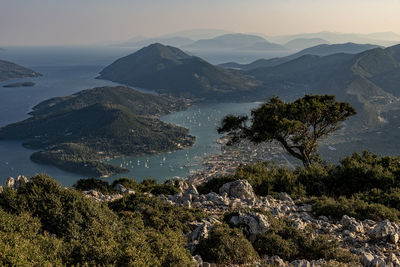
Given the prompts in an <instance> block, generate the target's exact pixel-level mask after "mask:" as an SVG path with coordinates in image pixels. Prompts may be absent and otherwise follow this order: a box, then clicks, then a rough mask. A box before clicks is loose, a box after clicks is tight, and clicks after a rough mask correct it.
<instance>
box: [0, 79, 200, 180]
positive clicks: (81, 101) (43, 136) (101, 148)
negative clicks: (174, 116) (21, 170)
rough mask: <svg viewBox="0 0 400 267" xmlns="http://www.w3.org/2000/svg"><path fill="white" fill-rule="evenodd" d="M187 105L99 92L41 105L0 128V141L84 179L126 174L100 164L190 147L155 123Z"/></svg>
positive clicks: (172, 129)
mask: <svg viewBox="0 0 400 267" xmlns="http://www.w3.org/2000/svg"><path fill="white" fill-rule="evenodd" d="M186 107H187V103H186V102H184V101H182V100H180V99H173V98H171V97H166V96H157V95H150V94H143V93H140V92H137V91H135V90H133V89H131V88H128V87H122V86H120V87H99V88H94V89H89V90H84V91H81V92H79V93H76V94H73V95H71V96H66V97H57V98H53V99H49V100H46V101H44V102H42V103H40V104H39V105H37V106H35V107H34V108H33V112H32V113H31V115H33V117H31V118H29V119H26V120H24V121H21V122H18V123H14V124H10V125H7V126H5V127H3V128H0V139H3V140H4V139H5V140H18V139H21V140H25V143H24V145H25V146H28V147H33V148H37V149H42V151H39V152H36V153H34V154H33V155H32V157H31V158H32V160H34V161H35V162H38V163H42V164H51V165H55V166H57V167H59V168H61V169H64V170H67V171H71V172H77V173H80V174H83V175H87V176H104V175H110V174H113V173H121V172H124V171H126V170H125V169H123V168H119V167H117V166H112V165H109V164H107V163H104V162H101V160H104V159H105V158H108V157H114V156H120V155H140V154H144V153H156V152H161V151H171V150H176V149H181V148H184V147H187V146H190V145H192V144H193V143H194V137H192V136H190V135H189V134H188V130H187V129H185V128H182V127H178V126H174V125H172V124H168V123H164V122H162V121H160V120H159V119H158V118H157V117H155V116H158V115H161V114H166V113H169V112H172V111H179V110H182V109H185V108H186Z"/></svg>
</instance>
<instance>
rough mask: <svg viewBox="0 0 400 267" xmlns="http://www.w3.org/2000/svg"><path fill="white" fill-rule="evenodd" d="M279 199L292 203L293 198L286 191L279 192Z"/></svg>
mask: <svg viewBox="0 0 400 267" xmlns="http://www.w3.org/2000/svg"><path fill="white" fill-rule="evenodd" d="M279 199H280V200H282V201H287V202H290V203H294V201H293V199H292V198H291V197H290V196H289V194H288V193H286V192H281V193H279Z"/></svg>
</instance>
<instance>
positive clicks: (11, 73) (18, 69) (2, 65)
mask: <svg viewBox="0 0 400 267" xmlns="http://www.w3.org/2000/svg"><path fill="white" fill-rule="evenodd" d="M38 76H41V74H40V73H38V72H36V71H33V70H31V69H28V68H25V67H22V66H20V65H17V64H15V63H12V62H9V61H5V60H0V82H2V81H6V80H9V79H17V78H23V77H38Z"/></svg>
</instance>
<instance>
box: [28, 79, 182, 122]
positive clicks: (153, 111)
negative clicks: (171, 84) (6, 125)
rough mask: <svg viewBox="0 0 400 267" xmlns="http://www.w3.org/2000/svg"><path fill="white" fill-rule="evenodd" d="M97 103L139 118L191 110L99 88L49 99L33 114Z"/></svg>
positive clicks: (119, 88) (173, 101) (175, 103)
mask: <svg viewBox="0 0 400 267" xmlns="http://www.w3.org/2000/svg"><path fill="white" fill-rule="evenodd" d="M96 103H118V105H121V106H123V107H125V108H127V109H128V110H130V111H131V112H133V113H134V114H136V115H153V116H159V115H163V114H168V113H171V112H175V111H181V110H184V109H186V108H187V106H188V105H189V102H188V101H187V100H183V99H180V98H173V97H167V96H163V97H160V96H157V95H152V94H144V93H140V92H138V91H136V90H132V89H131V88H129V87H125V86H115V87H107V86H106V87H97V88H93V89H87V90H83V91H80V92H78V93H75V94H73V95H70V96H65V97H56V98H51V99H48V100H45V101H43V102H41V103H39V104H38V105H36V106H34V107H33V108H32V110H33V111H32V112H31V113H30V114H31V115H34V116H39V115H49V114H54V113H63V112H66V111H70V110H76V109H81V108H84V107H88V106H90V105H93V104H96Z"/></svg>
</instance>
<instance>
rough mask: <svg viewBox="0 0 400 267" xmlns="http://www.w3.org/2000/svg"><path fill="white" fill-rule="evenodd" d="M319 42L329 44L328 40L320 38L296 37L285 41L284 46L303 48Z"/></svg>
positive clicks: (295, 48) (293, 48)
mask: <svg viewBox="0 0 400 267" xmlns="http://www.w3.org/2000/svg"><path fill="white" fill-rule="evenodd" d="M321 44H329V42H328V41H327V40H324V39H321V38H297V39H294V40H291V41H289V42H287V43H285V44H284V46H285V47H287V48H289V49H292V50H303V49H306V48H309V47H312V46H316V45H321Z"/></svg>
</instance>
